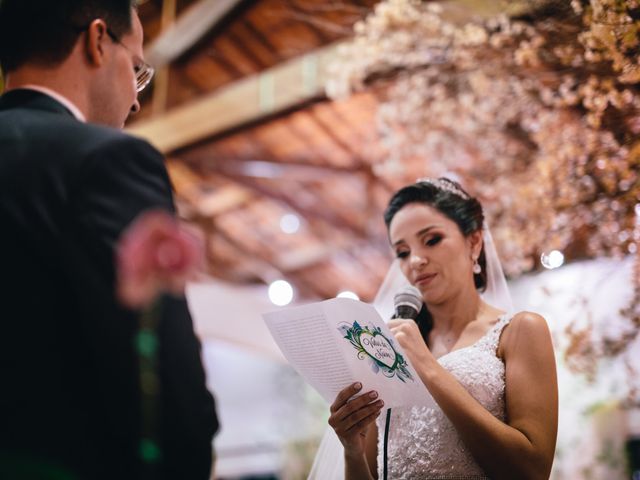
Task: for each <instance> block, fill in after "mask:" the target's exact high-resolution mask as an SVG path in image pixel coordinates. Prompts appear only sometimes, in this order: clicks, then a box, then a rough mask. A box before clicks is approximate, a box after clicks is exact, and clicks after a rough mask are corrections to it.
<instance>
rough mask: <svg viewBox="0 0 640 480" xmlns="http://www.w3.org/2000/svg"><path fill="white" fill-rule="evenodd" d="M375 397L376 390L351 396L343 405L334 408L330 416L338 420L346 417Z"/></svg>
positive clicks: (376, 395) (376, 394)
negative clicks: (336, 408)
mask: <svg viewBox="0 0 640 480" xmlns="http://www.w3.org/2000/svg"><path fill="white" fill-rule="evenodd" d="M377 398H378V392H374V391H371V392H367V393H364V394H362V395H360V396H359V397H355V398H351V399H350V400H348V401H347V402H346V403H345V404H344V405H342V406H341V407H340V408H339V409H338V410H336V411H335V412H334V413H333V414H332V415H331V416H332V417H334V418H336V419H338V420H342V419H344V418H347V417H348V416H349V415H351V414H352V413H353V412H355V411H357V410H359V409H361V408H363V407H365V406H367V405H368V404H370V403H371V402H373V401H374V400H376V399H377Z"/></svg>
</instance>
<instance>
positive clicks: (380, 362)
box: [338, 321, 414, 382]
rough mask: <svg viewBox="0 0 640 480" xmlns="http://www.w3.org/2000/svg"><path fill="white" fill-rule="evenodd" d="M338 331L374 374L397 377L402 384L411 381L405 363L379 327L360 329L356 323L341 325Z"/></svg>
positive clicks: (411, 378) (411, 377)
mask: <svg viewBox="0 0 640 480" xmlns="http://www.w3.org/2000/svg"><path fill="white" fill-rule="evenodd" d="M338 330H340V332H341V333H342V334H343V335H344V338H345V339H347V340H349V342H350V343H351V345H353V347H354V348H355V349H356V351H357V352H358V353H357V356H358V358H359V359H360V360H365V359H367V360H369V362H370V363H371V369H372V370H373V371H374V372H375V373H378V372H380V373H382V374H383V375H384V376H385V377H389V378H391V377H394V376H395V377H397V378H398V379H399V380H401V381H402V382H406V381H407V380H411V381H414V380H413V376H412V375H411V372H409V369H408V368H407V367H408V364H407V361H406V360H405V359H404V357H403V356H402V355H400V354H399V353H398V352H397V351H396V349H395V348H394V346H393V340H392V339H390V338H387V337H386V336H385V335H384V333H382V330H381V329H380V328H379V327H375V326H372V327H368V326H365V327H362V326H361V325H360V324H359V323H358V322H357V321H354V322H353V325H350V324H348V323H343V324H342V325H340V326H339V327H338Z"/></svg>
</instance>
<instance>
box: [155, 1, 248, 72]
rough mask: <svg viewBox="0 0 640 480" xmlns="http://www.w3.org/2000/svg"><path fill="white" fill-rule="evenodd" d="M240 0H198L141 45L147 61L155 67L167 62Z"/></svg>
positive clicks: (193, 43) (184, 50) (187, 46)
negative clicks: (150, 39)
mask: <svg viewBox="0 0 640 480" xmlns="http://www.w3.org/2000/svg"><path fill="white" fill-rule="evenodd" d="M242 1H244V0H200V1H199V2H198V3H195V4H194V5H191V6H190V7H189V8H188V9H187V10H186V11H185V12H184V13H183V14H182V15H180V18H178V20H176V22H175V23H174V24H173V25H172V26H171V27H169V28H168V29H167V30H166V31H163V33H162V34H161V35H160V36H159V37H158V38H156V39H155V40H154V41H153V42H151V43H150V45H149V46H148V47H147V48H146V49H145V51H144V55H145V58H146V59H147V61H148V62H149V63H150V64H152V65H153V66H154V67H155V68H156V69H159V68H161V67H163V66H165V65H168V64H170V63H171V62H173V61H174V60H176V59H177V58H179V57H180V56H181V55H182V54H183V53H185V52H186V51H187V50H189V49H190V48H191V47H192V46H194V45H195V44H196V43H197V42H198V41H199V40H200V39H201V38H202V37H204V36H205V35H206V34H207V33H209V32H210V31H211V30H212V29H213V28H215V27H216V25H218V24H219V23H220V22H221V21H222V20H223V19H224V18H225V16H226V15H227V14H228V13H229V12H231V11H232V10H233V9H234V8H235V7H236V6H238V5H239V4H240V3H241V2H242Z"/></svg>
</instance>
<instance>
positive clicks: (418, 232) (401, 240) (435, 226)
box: [391, 225, 438, 247]
mask: <svg viewBox="0 0 640 480" xmlns="http://www.w3.org/2000/svg"><path fill="white" fill-rule="evenodd" d="M434 228H438V225H431V226H429V227H426V228H423V229H422V230H419V231H417V232H416V234H415V236H416V237H421V236H422V235H424V234H425V233H429V231H430V230H433V229H434ZM401 243H405V241H404V239H402V238H401V239H400V240H398V241H396V242H394V243H392V244H391V246H392V247H397V246H398V245H400V244H401Z"/></svg>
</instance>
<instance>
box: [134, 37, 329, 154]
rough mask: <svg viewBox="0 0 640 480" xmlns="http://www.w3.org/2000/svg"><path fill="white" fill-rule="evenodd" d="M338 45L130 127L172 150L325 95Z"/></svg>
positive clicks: (160, 147) (161, 148)
mask: <svg viewBox="0 0 640 480" xmlns="http://www.w3.org/2000/svg"><path fill="white" fill-rule="evenodd" d="M337 48H338V45H336V44H334V45H331V46H329V47H325V48H323V49H320V50H316V51H315V52H313V53H310V54H307V55H304V56H302V57H299V58H296V59H294V60H291V61H288V62H284V63H282V64H280V65H278V66H276V67H273V68H271V69H268V70H266V71H264V72H262V73H260V74H257V75H253V76H250V77H247V78H244V79H242V80H239V81H237V82H235V83H233V84H231V85H229V86H226V87H224V88H222V89H221V90H219V91H216V92H214V93H212V94H210V95H208V96H206V97H203V98H202V99H201V100H197V101H195V102H193V103H190V104H188V105H185V106H183V107H179V108H176V109H174V110H172V111H169V112H168V113H166V114H165V115H163V116H161V117H158V118H153V119H150V120H146V121H142V122H139V123H137V124H134V125H133V126H132V127H130V128H129V129H128V130H129V132H130V133H132V134H134V135H137V136H140V137H143V138H146V139H147V140H149V141H150V142H151V143H152V144H153V145H155V146H156V147H157V148H158V149H159V150H160V151H162V152H163V153H168V152H171V151H174V150H176V149H179V148H181V147H185V146H187V145H192V144H194V143H196V142H198V141H201V140H203V139H206V138H208V137H212V136H214V135H217V134H220V133H222V132H225V131H228V130H230V129H232V128H234V127H238V126H241V125H244V124H247V123H250V122H254V121H257V120H260V119H262V118H265V117H268V116H272V115H275V114H277V113H280V112H283V111H285V110H288V109H291V108H294V107H296V106H298V105H300V104H303V103H306V102H308V101H310V100H312V99H315V98H319V97H321V96H323V95H324V90H323V86H324V84H325V83H326V81H327V79H328V72H327V66H328V65H329V63H330V62H331V61H332V60H333V58H335V55H336V49H337Z"/></svg>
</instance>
